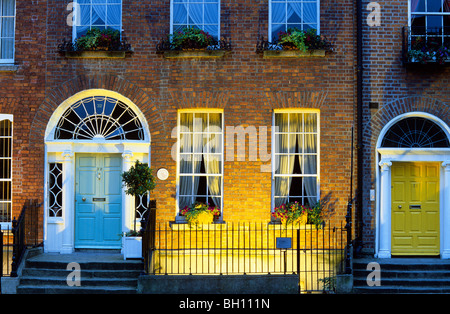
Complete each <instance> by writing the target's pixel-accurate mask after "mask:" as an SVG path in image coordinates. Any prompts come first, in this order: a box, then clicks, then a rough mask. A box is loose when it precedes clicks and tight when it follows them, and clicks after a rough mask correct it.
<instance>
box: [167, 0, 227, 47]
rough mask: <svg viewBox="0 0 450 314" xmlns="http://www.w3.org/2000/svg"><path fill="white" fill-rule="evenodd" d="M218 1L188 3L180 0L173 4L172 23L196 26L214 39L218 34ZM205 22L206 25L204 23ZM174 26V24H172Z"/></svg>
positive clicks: (185, 0)
mask: <svg viewBox="0 0 450 314" xmlns="http://www.w3.org/2000/svg"><path fill="white" fill-rule="evenodd" d="M218 18H219V5H218V3H206V4H205V3H189V4H188V1H187V0H181V1H178V2H176V3H174V4H173V23H174V24H181V25H186V26H196V27H197V28H199V29H202V30H204V31H205V32H208V33H209V34H211V35H212V36H214V37H215V38H216V39H217V37H218V35H219V28H218V23H219V19H218ZM205 24H207V25H205ZM174 26H175V27H176V25H174Z"/></svg>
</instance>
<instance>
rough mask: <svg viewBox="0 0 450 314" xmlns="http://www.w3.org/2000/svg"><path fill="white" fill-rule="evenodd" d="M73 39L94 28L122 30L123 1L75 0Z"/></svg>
mask: <svg viewBox="0 0 450 314" xmlns="http://www.w3.org/2000/svg"><path fill="white" fill-rule="evenodd" d="M75 3H76V4H75V10H76V11H75V12H76V14H79V16H76V17H75V23H74V27H73V38H74V39H76V38H78V37H80V36H83V35H84V34H86V32H87V31H88V30H90V29H92V28H98V29H108V28H109V29H114V30H118V31H121V29H122V0H75Z"/></svg>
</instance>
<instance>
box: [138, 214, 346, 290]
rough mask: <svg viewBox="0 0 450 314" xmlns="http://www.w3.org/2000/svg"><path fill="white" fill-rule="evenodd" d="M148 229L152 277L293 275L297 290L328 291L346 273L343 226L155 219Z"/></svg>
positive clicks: (147, 269)
mask: <svg viewBox="0 0 450 314" xmlns="http://www.w3.org/2000/svg"><path fill="white" fill-rule="evenodd" d="M147 231H148V233H149V234H151V235H152V236H151V238H150V239H151V241H153V242H150V243H149V242H147V244H146V245H147V246H148V253H147V256H149V257H150V258H148V259H147V261H148V265H147V267H146V272H147V273H149V274H152V275H196V274H208V275H238V274H245V275H247V274H296V275H298V276H299V283H300V288H301V291H302V292H312V291H323V290H332V289H333V288H334V279H335V278H336V275H337V274H339V273H344V271H345V249H346V242H347V238H346V229H345V228H344V227H343V226H342V225H340V226H326V227H323V228H320V229H317V228H316V227H315V226H314V225H306V226H301V227H299V228H298V227H297V228H294V227H288V228H285V227H283V226H281V225H274V224H267V223H266V224H263V223H228V224H211V225H203V226H202V227H201V228H199V227H189V226H188V225H187V224H170V223H158V224H154V230H150V229H148V230H147ZM147 241H149V240H147Z"/></svg>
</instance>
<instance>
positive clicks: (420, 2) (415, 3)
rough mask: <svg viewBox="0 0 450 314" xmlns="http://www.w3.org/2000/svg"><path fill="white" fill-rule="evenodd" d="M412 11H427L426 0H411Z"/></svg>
mask: <svg viewBox="0 0 450 314" xmlns="http://www.w3.org/2000/svg"><path fill="white" fill-rule="evenodd" d="M411 12H425V0H411Z"/></svg>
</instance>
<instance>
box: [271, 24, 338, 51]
mask: <svg viewBox="0 0 450 314" xmlns="http://www.w3.org/2000/svg"><path fill="white" fill-rule="evenodd" d="M278 38H279V39H278V44H279V45H280V46H282V47H283V49H295V50H300V51H303V52H306V51H308V50H317V49H326V50H328V49H330V47H331V45H330V43H329V42H328V41H327V40H326V39H325V37H324V36H320V35H317V31H316V30H315V29H309V30H307V31H302V30H300V29H298V28H288V30H287V32H283V31H281V32H280V33H278Z"/></svg>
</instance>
